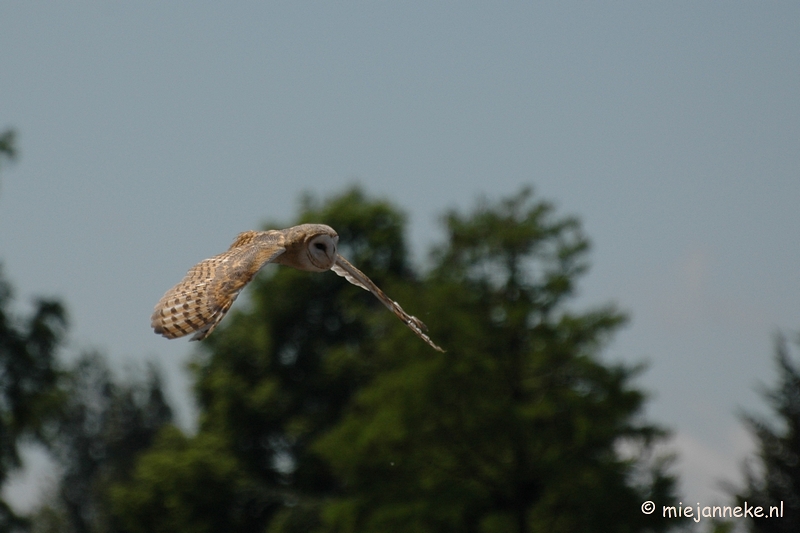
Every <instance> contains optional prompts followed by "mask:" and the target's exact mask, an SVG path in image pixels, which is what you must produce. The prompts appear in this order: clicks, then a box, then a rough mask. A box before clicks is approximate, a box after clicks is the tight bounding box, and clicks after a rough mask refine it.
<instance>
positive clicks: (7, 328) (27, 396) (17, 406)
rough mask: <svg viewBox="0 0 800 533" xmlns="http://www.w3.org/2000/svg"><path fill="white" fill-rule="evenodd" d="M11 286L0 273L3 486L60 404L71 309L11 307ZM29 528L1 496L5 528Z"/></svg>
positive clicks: (5, 136)
mask: <svg viewBox="0 0 800 533" xmlns="http://www.w3.org/2000/svg"><path fill="white" fill-rule="evenodd" d="M14 139H15V136H14V131H13V130H7V131H5V132H4V133H2V134H0V166H1V164H2V162H3V161H4V160H11V159H13V158H14V157H15V156H16V154H17V151H16V145H15V142H14ZM11 304H12V289H11V285H10V284H9V283H8V282H7V281H6V280H5V278H4V277H3V275H2V271H0V485H2V484H3V483H5V481H6V480H7V479H8V474H9V472H10V471H11V470H13V469H16V468H18V467H19V466H20V456H19V446H20V442H21V440H22V439H23V438H25V437H31V438H33V439H37V438H40V437H41V435H42V434H41V430H42V427H43V425H44V423H45V422H46V421H47V420H48V419H49V416H50V414H51V413H52V412H53V411H54V409H55V407H56V406H57V403H58V402H57V394H56V382H57V380H58V373H57V371H56V364H55V362H56V361H55V356H56V351H57V348H58V345H59V343H60V341H61V339H62V338H63V336H64V333H65V330H66V312H65V311H64V308H63V306H62V305H61V304H60V303H59V302H58V301H55V300H48V299H39V300H36V301H35V302H34V309H33V311H32V313H31V314H30V316H27V317H20V316H16V315H14V314H13V313H12V311H11ZM26 526H27V523H26V521H25V520H23V519H21V518H20V517H18V516H16V515H15V514H14V512H13V511H12V510H11V508H10V507H9V506H8V504H7V503H6V502H5V501H4V500H2V499H0V532H4V531H12V530H20V529H24V528H25V527H26Z"/></svg>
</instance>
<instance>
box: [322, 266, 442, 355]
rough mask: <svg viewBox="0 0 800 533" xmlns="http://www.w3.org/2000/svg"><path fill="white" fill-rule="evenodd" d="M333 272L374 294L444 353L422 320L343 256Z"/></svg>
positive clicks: (421, 336)
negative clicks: (427, 331)
mask: <svg viewBox="0 0 800 533" xmlns="http://www.w3.org/2000/svg"><path fill="white" fill-rule="evenodd" d="M331 270H333V271H334V272H335V273H336V274H338V275H340V276H342V277H343V278H344V279H346V280H347V281H349V282H350V283H352V284H353V285H356V286H358V287H361V288H362V289H364V290H366V291H369V292H371V293H372V294H374V295H375V297H376V298H377V299H378V300H380V301H381V302H382V303H383V305H385V306H386V307H387V308H389V310H390V311H391V312H392V313H394V314H395V316H396V317H397V318H399V319H400V320H402V321H403V323H404V324H405V325H406V326H408V327H409V329H411V331H413V332H414V333H415V334H416V335H417V337H419V338H420V339H422V340H424V341H425V342H427V343H428V344H429V345H430V346H431V347H432V348H433V349H434V350H438V351H440V352H444V350H443V349H441V348H440V347H439V346H437V345H436V344H435V343H434V342H433V341H432V340H431V339H430V337H428V336H427V335H426V334H425V331H426V330H427V329H428V328H427V327H426V326H425V324H423V323H422V321H421V320H420V319H418V318H417V317H415V316H412V315H409V314H408V313H406V312H405V311H403V308H402V307H400V304H398V303H397V302H395V301H394V300H392V299H391V298H389V297H388V296H386V294H384V292H383V291H382V290H381V289H380V288H379V287H378V286H377V285H375V283H373V282H372V280H371V279H369V278H368V277H367V276H366V274H364V273H363V272H361V271H360V270H359V269H357V268H356V267H354V266H353V265H352V264H351V263H350V262H349V261H348V260H347V259H345V258H344V257H342V256H341V255H337V256H336V262H335V263H334V265H333V266H332V267H331Z"/></svg>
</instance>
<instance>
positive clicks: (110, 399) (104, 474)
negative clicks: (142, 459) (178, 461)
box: [34, 353, 172, 533]
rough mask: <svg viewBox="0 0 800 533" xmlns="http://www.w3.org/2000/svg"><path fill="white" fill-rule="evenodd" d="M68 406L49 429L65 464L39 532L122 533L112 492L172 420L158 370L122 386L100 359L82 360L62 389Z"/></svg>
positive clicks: (48, 435)
mask: <svg viewBox="0 0 800 533" xmlns="http://www.w3.org/2000/svg"><path fill="white" fill-rule="evenodd" d="M59 390H60V392H61V396H62V398H63V401H62V403H61V405H60V406H59V409H58V412H57V413H56V415H55V416H54V417H53V418H52V420H51V421H50V423H49V424H48V425H47V427H46V432H45V433H46V442H47V443H48V445H49V449H50V451H51V453H52V454H53V457H54V458H55V460H56V462H57V463H58V465H59V466H60V467H61V479H60V482H59V485H58V487H56V488H55V490H54V491H53V494H51V495H50V497H49V498H48V500H49V501H47V502H46V503H45V505H44V506H43V507H42V508H41V509H39V511H38V515H37V516H36V517H35V520H34V523H35V524H36V525H37V528H36V529H37V531H38V532H41V533H46V532H52V533H55V532H70V533H101V532H103V533H104V532H110V531H119V527H118V526H117V524H116V523H115V521H114V517H113V515H112V513H111V504H110V500H109V493H110V489H111V487H112V486H113V485H114V484H117V483H121V482H125V481H127V480H128V479H130V477H131V473H132V470H133V467H134V461H135V459H136V457H137V455H138V454H139V453H140V452H142V451H143V450H146V449H149V448H150V446H151V445H152V443H153V439H154V437H155V435H156V433H157V432H158V431H159V430H160V429H161V428H163V427H164V426H165V425H167V424H168V423H170V422H171V421H172V410H171V409H170V407H169V405H167V402H166V400H165V398H164V393H163V386H162V380H161V377H160V375H159V372H158V371H157V369H156V368H155V367H154V366H153V365H150V366H149V367H148V369H147V373H146V375H145V376H143V377H141V378H134V377H130V378H128V379H127V380H125V381H122V382H120V381H119V380H115V379H114V377H113V375H112V372H111V370H110V369H109V368H108V363H107V360H106V358H105V357H104V356H102V355H100V354H98V353H87V354H84V355H82V356H81V357H80V358H79V359H78V360H77V361H76V362H75V363H74V364H73V365H72V366H71V367H70V368H69V369H68V370H67V371H65V372H64V374H63V377H62V379H61V380H60V383H59Z"/></svg>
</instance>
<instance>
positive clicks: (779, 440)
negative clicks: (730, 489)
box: [736, 336, 800, 533]
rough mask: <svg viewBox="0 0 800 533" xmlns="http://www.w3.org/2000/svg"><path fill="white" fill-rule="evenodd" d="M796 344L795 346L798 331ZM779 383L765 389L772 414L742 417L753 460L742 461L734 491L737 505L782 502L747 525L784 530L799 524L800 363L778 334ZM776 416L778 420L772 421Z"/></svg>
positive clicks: (772, 532) (765, 531)
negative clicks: (741, 483) (741, 479)
mask: <svg viewBox="0 0 800 533" xmlns="http://www.w3.org/2000/svg"><path fill="white" fill-rule="evenodd" d="M796 344H797V345H798V346H800V337H799V338H798V340H797V342H796ZM775 362H776V364H777V367H778V383H777V385H776V386H775V388H774V389H771V390H766V391H764V398H765V399H766V400H767V403H768V404H769V406H770V407H771V408H772V411H773V412H774V415H775V420H774V421H772V420H767V419H766V418H764V417H759V416H755V415H750V414H746V415H744V416H743V417H742V418H743V420H744V422H745V425H746V426H747V427H748V428H749V429H750V432H751V433H752V434H753V436H754V437H755V441H756V445H757V452H756V453H757V456H756V460H755V461H754V462H751V463H746V464H745V487H744V489H743V490H741V491H740V492H739V493H738V494H737V495H736V500H737V505H742V504H743V502H745V501H746V502H747V503H748V505H751V506H756V505H760V506H762V507H763V508H764V509H765V510H768V509H769V508H770V507H771V506H779V505H781V502H783V518H782V519H780V520H775V519H774V518H773V519H771V520H770V519H769V518H760V519H759V518H755V519H751V520H750V521H749V527H750V531H753V532H757V533H784V532H790V531H797V529H798V524H800V369H798V368H797V365H796V363H793V362H792V358H791V356H790V350H789V345H788V343H787V342H786V339H785V338H784V337H783V336H778V338H777V340H776V342H775ZM775 422H777V424H776V423H775Z"/></svg>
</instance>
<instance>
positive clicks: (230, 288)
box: [151, 231, 286, 341]
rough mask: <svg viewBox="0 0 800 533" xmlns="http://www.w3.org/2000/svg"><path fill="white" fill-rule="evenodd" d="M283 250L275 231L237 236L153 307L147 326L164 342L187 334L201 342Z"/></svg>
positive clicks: (279, 233)
mask: <svg viewBox="0 0 800 533" xmlns="http://www.w3.org/2000/svg"><path fill="white" fill-rule="evenodd" d="M285 251H286V249H285V248H284V246H283V234H282V233H281V232H279V231H267V232H256V231H246V232H244V233H241V234H239V236H238V237H237V238H236V240H235V241H234V242H233V244H232V245H231V247H230V249H229V250H228V251H227V252H225V253H222V254H219V255H215V256H214V257H211V258H209V259H206V260H204V261H201V262H199V263H198V264H196V265H195V266H193V267H192V268H191V269H190V270H189V272H188V273H187V274H186V276H185V277H184V278H183V280H182V281H181V282H180V283H178V284H177V285H175V286H174V287H173V288H171V289H170V290H168V291H167V293H166V294H165V295H164V296H163V297H162V298H161V300H159V302H158V303H157V304H156V308H155V310H154V311H153V315H152V317H151V326H152V327H153V329H154V330H155V332H156V333H158V334H160V335H163V336H164V337H167V338H168V339H175V338H177V337H183V336H184V335H188V334H189V333H194V336H193V337H192V340H198V341H199V340H202V339H205V338H206V337H207V336H208V335H209V334H210V333H211V332H212V331H213V330H214V328H215V327H217V324H219V322H220V321H221V320H222V318H223V317H224V316H225V313H227V312H228V309H230V308H231V305H232V304H233V302H234V300H236V297H237V296H239V292H241V290H242V289H243V288H244V286H245V285H247V284H248V283H249V282H250V280H252V279H253V277H254V276H255V275H256V273H257V272H258V271H259V270H260V269H261V267H263V266H264V265H266V264H267V263H270V262H271V261H274V260H275V258H277V257H278V256H279V255H281V254H282V253H284V252H285Z"/></svg>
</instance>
